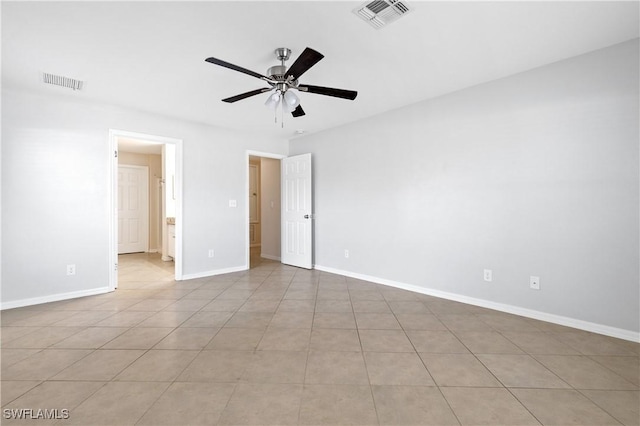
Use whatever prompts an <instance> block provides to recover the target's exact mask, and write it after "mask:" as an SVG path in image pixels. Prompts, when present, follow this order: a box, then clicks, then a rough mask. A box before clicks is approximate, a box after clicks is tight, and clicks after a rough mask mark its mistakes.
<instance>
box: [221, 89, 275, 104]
mask: <svg viewBox="0 0 640 426" xmlns="http://www.w3.org/2000/svg"><path fill="white" fill-rule="evenodd" d="M270 90H271V88H264V89H256V90H252V91H250V92H247V93H241V94H239V95H235V96H231V97H230V98H226V99H223V100H222V102H227V103H233V102H237V101H241V100H243V99H246V98H250V97H251V96H255V95H259V94H260V93H264V92H268V91H270Z"/></svg>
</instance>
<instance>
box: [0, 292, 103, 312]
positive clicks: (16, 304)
mask: <svg viewBox="0 0 640 426" xmlns="http://www.w3.org/2000/svg"><path fill="white" fill-rule="evenodd" d="M110 291H112V290H110V289H109V287H99V288H92V289H90V290H81V291H71V292H68V293H58V294H51V295H49V296H41V297H32V298H29V299H20V300H13V301H10V302H2V303H0V310H5V309H13V308H22V307H24V306H32V305H39V304H41V303H49V302H59V301H60V300H67V299H76V298H78V297H85V296H95V295H96V294H104V293H109V292H110Z"/></svg>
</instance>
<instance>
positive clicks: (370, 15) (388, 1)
mask: <svg viewBox="0 0 640 426" xmlns="http://www.w3.org/2000/svg"><path fill="white" fill-rule="evenodd" d="M410 11H411V9H409V7H408V6H407V4H406V3H403V2H401V1H400V0H374V1H372V2H367V3H364V4H363V5H361V6H359V7H357V8H355V9H354V10H353V13H355V14H356V15H358V16H359V17H360V18H361V19H362V20H364V21H366V22H368V23H369V25H371V26H372V27H373V28H376V29H380V28H382V27H384V26H386V25H387V24H390V23H391V22H393V21H395V20H397V19H398V18H400V17H401V16H403V15H405V14H407V13H409V12H410Z"/></svg>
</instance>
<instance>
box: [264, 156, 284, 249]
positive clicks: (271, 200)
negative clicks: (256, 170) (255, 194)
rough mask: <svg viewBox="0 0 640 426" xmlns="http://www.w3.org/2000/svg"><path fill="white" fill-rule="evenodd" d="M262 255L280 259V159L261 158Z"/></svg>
mask: <svg viewBox="0 0 640 426" xmlns="http://www.w3.org/2000/svg"><path fill="white" fill-rule="evenodd" d="M260 187H261V188H260V194H261V204H262V206H261V209H260V211H261V222H262V247H261V253H260V254H261V255H262V256H263V257H266V258H268V259H280V160H275V159H273V158H264V157H263V158H260Z"/></svg>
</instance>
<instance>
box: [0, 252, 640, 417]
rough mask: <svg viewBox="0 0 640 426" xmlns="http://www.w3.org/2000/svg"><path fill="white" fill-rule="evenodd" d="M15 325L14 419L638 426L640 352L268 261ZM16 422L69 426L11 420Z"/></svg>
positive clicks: (149, 261)
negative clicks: (60, 412) (24, 414)
mask: <svg viewBox="0 0 640 426" xmlns="http://www.w3.org/2000/svg"><path fill="white" fill-rule="evenodd" d="M172 273H173V272H172V269H171V265H170V264H166V263H163V262H161V261H160V260H159V259H158V256H156V255H148V254H142V255H126V256H121V259H120V288H119V289H118V290H117V291H116V292H113V293H110V294H105V295H99V296H91V297H85V298H81V299H75V300H70V301H63V302H56V303H48V304H44V305H39V306H33V307H28V308H21V309H13V310H9V311H3V312H2V335H1V342H2V350H1V355H2V388H1V389H2V408H3V417H4V415H5V411H4V409H29V408H30V409H34V410H37V409H68V410H69V419H67V420H59V421H58V422H57V424H79V425H133V424H140V425H161V424H167V425H196V424H207V425H213V424H220V425H242V424H253V425H271V424H278V425H285V424H300V425H321V424H363V425H375V424H384V425H387V424H388V425H449V424H453V425H456V424H463V425H525V424H526V425H528V424H545V425H610V424H611V425H617V424H626V425H638V424H640V420H639V418H640V413H639V406H640V395H639V390H638V387H639V385H640V378H639V361H638V357H639V355H640V345H638V344H634V343H630V342H626V341H623V340H617V339H613V338H609V337H604V336H600V335H596V334H591V333H587V332H582V331H578V330H574V329H569V328H565V327H561V326H557V325H553V324H548V323H543V322H539V321H535V320H530V319H527V318H522V317H517V316H513V315H508V314H504V313H500V312H495V311H490V310H487V309H482V308H478V307H474V306H470V305H464V304H461V303H456V302H451V301H446V300H441V299H436V298H433V297H427V296H424V295H419V294H414V293H410V292H407V291H402V290H398V289H394V288H390V287H385V286H380V285H376V284H372V283H367V282H363V281H358V280H355V279H350V278H346V277H343V276H339V275H332V274H327V273H322V272H318V271H307V270H300V269H296V268H291V267H286V266H283V265H281V264H279V263H276V262H271V261H260V260H259V259H254V262H253V268H252V269H251V270H250V271H246V272H241V273H233V274H228V275H223V276H217V277H210V278H203V279H196V280H189V281H182V282H175V281H173V279H172ZM2 423H3V424H12V423H34V424H39V425H44V424H51V423H55V421H47V420H33V421H24V420H22V421H11V420H8V419H5V418H3V419H2Z"/></svg>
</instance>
